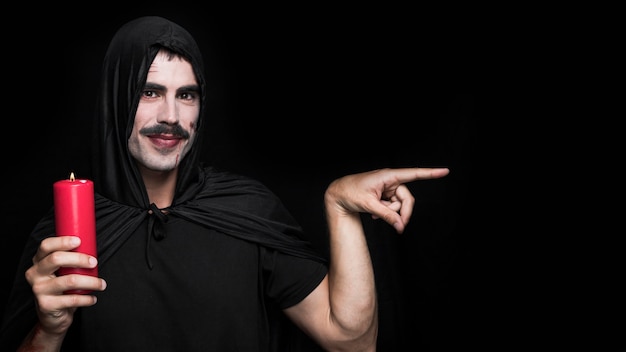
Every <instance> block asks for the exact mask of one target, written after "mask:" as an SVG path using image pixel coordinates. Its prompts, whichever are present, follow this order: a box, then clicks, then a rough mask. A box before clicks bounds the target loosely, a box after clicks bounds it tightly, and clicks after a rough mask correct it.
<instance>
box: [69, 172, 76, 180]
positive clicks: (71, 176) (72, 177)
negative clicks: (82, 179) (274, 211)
mask: <svg viewBox="0 0 626 352" xmlns="http://www.w3.org/2000/svg"><path fill="white" fill-rule="evenodd" d="M74 180H75V178H74V173H73V172H72V173H70V181H72V182H74Z"/></svg>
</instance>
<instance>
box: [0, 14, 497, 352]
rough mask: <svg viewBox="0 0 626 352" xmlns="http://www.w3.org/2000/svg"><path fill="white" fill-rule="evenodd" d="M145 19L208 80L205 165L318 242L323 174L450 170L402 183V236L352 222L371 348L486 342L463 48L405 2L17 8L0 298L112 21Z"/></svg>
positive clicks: (86, 129)
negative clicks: (188, 47)
mask: <svg viewBox="0 0 626 352" xmlns="http://www.w3.org/2000/svg"><path fill="white" fill-rule="evenodd" d="M279 10H280V11H279ZM152 14H154V15H161V16H164V17H168V18H170V19H172V20H174V21H176V22H178V23H179V24H181V25H183V26H184V27H185V28H187V29H188V30H189V31H190V32H191V33H192V34H193V35H194V37H195V38H196V39H197V41H198V42H199V44H200V46H201V48H202V49H203V52H204V55H205V63H206V66H207V69H208V71H209V76H208V79H209V80H210V83H212V85H213V86H214V87H215V88H216V90H215V92H214V93H215V94H214V98H213V101H212V105H211V108H210V112H211V114H212V117H211V121H210V123H209V128H207V129H205V133H208V134H209V138H207V141H208V143H209V144H208V145H207V146H206V149H207V150H206V151H207V154H208V157H207V161H210V162H213V163H216V164H220V165H222V166H225V167H228V168H231V169H234V170H235V171H239V172H242V173H246V174H249V175H252V176H254V177H257V178H259V179H260V180H261V181H263V182H264V183H266V184H267V185H268V186H269V187H270V188H272V189H273V190H274V191H275V192H276V193H277V194H278V195H279V196H280V197H281V198H282V199H283V200H284V202H285V204H286V205H287V206H288V208H289V209H291V210H292V212H293V214H294V216H296V218H297V219H298V220H299V221H300V222H301V224H302V225H303V227H304V228H305V230H306V231H307V233H308V236H310V239H311V241H312V242H313V243H314V244H315V245H316V246H318V247H319V248H320V250H322V251H324V250H326V247H325V246H326V242H325V237H324V236H325V232H324V226H325V225H324V219H323V213H322V196H323V192H324V189H325V187H326V185H327V184H328V183H329V182H330V181H331V180H332V179H334V178H336V177H339V176H342V175H344V174H346V173H352V172H360V171H365V170H369V169H374V168H380V167H405V166H425V167H426V166H429V167H430V166H447V167H450V169H451V174H450V175H449V176H447V177H446V178H444V179H441V180H430V181H419V182H416V183H413V184H410V187H411V190H412V191H413V192H414V194H415V196H416V199H417V205H416V208H415V212H414V217H413V219H412V222H411V223H410V225H409V227H408V228H407V230H406V232H405V233H404V234H403V235H396V234H395V233H392V232H391V231H390V228H389V227H388V226H386V225H384V224H381V223H380V222H376V221H372V220H370V219H367V218H366V219H365V223H366V227H367V228H368V231H369V234H368V236H369V237H368V240H369V241H370V246H371V252H372V259H373V261H374V267H375V270H376V278H377V286H378V290H379V300H380V334H379V346H380V348H379V350H380V351H405V350H407V351H447V350H453V349H456V348H457V347H475V348H480V347H486V346H488V344H489V342H488V340H489V339H490V338H489V337H488V333H487V332H486V329H484V328H483V327H482V326H481V323H479V321H480V319H478V320H477V315H480V314H481V313H480V312H479V309H478V308H477V301H482V300H485V299H486V298H485V293H484V292H481V290H482V288H481V285H480V280H481V279H480V278H481V274H480V272H479V265H478V261H479V258H477V256H478V253H477V250H476V249H477V248H478V246H479V244H480V241H481V240H482V239H481V238H480V236H479V235H477V234H476V232H475V231H473V228H474V227H475V226H476V224H475V223H476V222H477V220H476V218H475V217H474V215H475V213H476V210H475V209H476V208H475V206H474V205H473V204H472V200H471V198H470V195H471V194H472V192H473V182H472V179H473V178H474V173H475V172H476V170H475V169H474V166H473V158H475V144H476V126H475V117H474V114H475V113H474V104H475V97H474V91H473V90H472V86H473V84H474V83H473V82H472V81H471V80H470V79H469V77H470V76H471V75H472V74H473V73H472V72H471V71H472V70H471V67H470V63H471V61H472V59H471V57H472V55H473V54H474V51H473V50H475V49H477V48H476V46H475V45H476V44H475V41H474V38H473V37H472V34H471V32H468V31H467V30H463V28H460V27H462V26H461V24H458V23H457V26H453V27H450V26H449V25H450V24H451V22H453V21H450V22H445V21H444V22H437V23H436V24H433V23H432V22H429V25H424V24H423V23H422V22H421V21H422V20H424V18H426V17H428V14H417V13H415V11H413V10H410V9H408V8H406V9H403V8H389V9H374V8H372V9H369V10H360V11H357V12H355V11H353V10H352V9H343V10H340V9H336V8H334V9H305V8H302V9H298V10H296V9H282V10H281V9H276V8H266V7H258V8H235V7H234V6H233V8H230V9H225V8H218V7H213V8H209V9H208V10H205V11H202V14H199V13H198V11H196V10H194V9H193V8H191V7H185V11H183V10H180V9H177V10H171V9H155V10H131V9H127V10H124V11H119V12H118V11H114V10H111V9H103V10H102V12H101V13H100V16H98V18H97V19H94V18H90V17H86V16H85V17H82V16H81V15H69V14H68V15H59V16H56V17H48V18H45V19H44V18H37V16H35V18H33V17H32V16H25V24H24V27H28V28H29V30H28V31H26V30H24V29H19V30H16V29H15V28H13V29H12V32H11V33H13V35H11V36H10V38H9V39H8V40H9V42H10V43H11V50H8V52H7V53H5V55H4V56H5V58H4V59H5V62H7V63H6V64H5V65H7V66H5V68H8V69H9V70H15V73H17V74H16V76H15V77H14V78H11V84H10V85H8V88H9V91H11V92H12V94H10V95H9V96H8V97H7V96H5V98H6V100H5V101H8V102H9V104H11V105H12V106H13V107H14V108H16V110H17V112H13V113H11V115H12V114H17V115H13V118H7V119H6V120H5V128H7V130H6V132H7V133H8V135H12V136H13V137H15V140H17V141H18V142H15V144H13V145H12V146H11V145H6V146H5V148H7V153H6V155H8V159H9V162H8V163H7V165H9V167H7V168H5V172H4V177H5V181H4V183H3V189H2V192H3V195H4V199H5V202H3V209H2V223H3V224H4V228H5V229H4V230H3V233H4V241H5V242H4V243H5V244H4V245H3V248H4V250H3V256H2V264H3V268H4V270H2V273H3V274H2V282H3V284H2V291H1V292H0V302H2V303H3V304H2V305H1V306H0V307H2V308H4V302H5V301H6V298H7V295H8V292H9V289H10V282H11V280H12V278H13V275H14V272H15V267H16V264H17V261H18V258H19V255H20V252H21V249H22V246H23V244H24V242H25V239H26V237H27V236H28V235H29V233H30V231H31V229H32V228H33V227H34V225H35V223H36V222H37V220H38V219H39V218H40V217H41V216H42V215H43V214H44V213H45V212H46V211H47V210H48V208H49V207H50V205H51V203H52V183H53V182H55V181H57V180H60V179H64V178H67V177H68V175H69V172H70V171H74V172H75V173H76V175H77V176H78V177H86V176H88V173H89V161H88V155H89V144H90V143H91V137H90V128H91V116H92V114H93V102H94V97H95V93H96V91H95V87H96V86H97V80H98V73H99V69H100V64H101V60H102V57H103V55H104V52H105V50H106V45H107V44H108V41H109V39H110V38H111V36H112V35H113V34H114V32H115V30H116V29H117V28H118V27H119V26H120V25H121V24H122V23H124V22H126V21H127V20H129V19H131V18H134V17H136V16H139V15H152ZM41 17H43V16H41ZM22 31H23V32H22ZM5 84H6V82H5ZM16 105H17V106H16ZM7 124H8V125H7ZM482 314H483V316H484V311H483V312H482ZM405 346H409V347H408V349H407V347H405Z"/></svg>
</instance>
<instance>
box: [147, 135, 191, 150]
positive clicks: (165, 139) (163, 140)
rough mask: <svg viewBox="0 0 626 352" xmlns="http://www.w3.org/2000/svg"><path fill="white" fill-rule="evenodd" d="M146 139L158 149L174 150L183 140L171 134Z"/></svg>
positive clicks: (149, 136) (151, 136) (150, 136)
mask: <svg viewBox="0 0 626 352" xmlns="http://www.w3.org/2000/svg"><path fill="white" fill-rule="evenodd" d="M146 137H148V138H149V139H150V142H152V144H154V145H155V146H156V147H158V148H174V147H176V146H177V145H178V144H179V143H180V142H181V141H182V140H183V139H184V138H183V137H181V136H177V135H172V134H153V135H148V136H146Z"/></svg>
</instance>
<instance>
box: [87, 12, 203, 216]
mask: <svg viewBox="0 0 626 352" xmlns="http://www.w3.org/2000/svg"><path fill="white" fill-rule="evenodd" d="M160 47H165V48H167V49H169V50H171V51H174V52H176V53H178V54H180V55H182V56H183V57H185V58H186V59H187V60H188V61H189V62H190V63H191V65H192V67H193V70H194V72H195V75H196V80H197V82H198V85H199V87H200V90H201V91H200V93H201V106H200V117H199V119H198V123H197V129H198V130H197V132H198V133H197V134H196V139H195V141H194V145H193V147H192V148H191V150H190V151H189V153H188V154H187V155H186V156H185V158H184V159H183V160H182V161H181V163H180V168H179V173H178V182H177V187H176V193H175V195H174V202H173V204H177V203H180V202H184V201H186V200H188V199H189V198H190V197H193V195H194V194H195V193H196V191H194V190H193V189H194V188H195V187H193V185H194V184H197V182H198V177H199V175H198V173H197V171H198V169H197V166H198V163H199V160H200V155H199V154H200V151H201V150H202V148H201V145H202V134H203V133H202V128H203V125H205V124H204V123H203V121H202V120H203V119H204V118H206V117H205V111H206V81H205V73H204V63H203V60H202V54H201V52H200V49H199V47H198V45H197V44H196V41H195V40H194V38H193V37H192V36H191V34H190V33H189V32H188V31H187V30H185V29H184V28H183V27H181V26H180V25H178V24H176V23H173V22H171V21H169V20H167V19H165V18H162V17H157V16H147V17H140V18H138V19H135V20H133V21H130V22H128V23H126V24H125V25H124V26H122V27H121V28H120V29H119V30H118V31H117V33H116V34H115V35H114V37H113V38H112V40H111V42H110V45H109V47H108V49H107V52H106V55H105V58H104V62H103V65H102V72H101V82H100V90H99V95H98V97H97V106H96V117H95V118H96V121H95V131H94V136H97V137H96V139H95V140H94V143H95V145H94V149H93V150H94V155H93V159H92V161H93V179H94V186H95V189H96V192H97V193H99V194H100V195H102V196H104V197H105V198H108V199H110V200H113V201H116V202H118V203H122V204H125V205H129V206H133V207H138V208H142V209H147V208H148V207H149V201H148V195H147V193H146V189H145V187H144V184H143V181H142V179H141V175H140V174H139V171H138V169H137V167H136V165H135V161H134V159H133V158H132V157H131V155H130V154H129V152H128V138H129V137H130V134H131V132H132V129H133V123H134V116H135V112H136V110H137V106H138V104H139V98H140V97H141V92H142V90H143V88H144V84H145V82H146V78H147V75H148V69H149V68H150V65H151V63H152V61H153V60H154V57H155V56H156V54H157V52H158V50H159V48H160ZM189 187H191V188H192V189H191V191H190V192H186V193H185V192H184V191H185V190H189Z"/></svg>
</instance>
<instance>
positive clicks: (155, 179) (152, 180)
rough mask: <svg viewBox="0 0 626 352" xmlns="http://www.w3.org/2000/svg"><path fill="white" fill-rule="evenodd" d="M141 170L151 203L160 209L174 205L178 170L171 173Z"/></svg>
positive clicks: (140, 168)
mask: <svg viewBox="0 0 626 352" xmlns="http://www.w3.org/2000/svg"><path fill="white" fill-rule="evenodd" d="M139 170H140V172H141V176H142V177H143V182H144V184H145V185H146V191H147V192H148V199H149V200H150V203H154V204H155V205H156V206H157V207H158V208H159V209H163V208H167V207H169V206H170V205H172V200H173V199H174V191H175V189H176V176H177V175H178V168H176V169H174V170H171V171H154V170H148V169H146V168H143V167H141V166H140V167H139Z"/></svg>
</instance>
